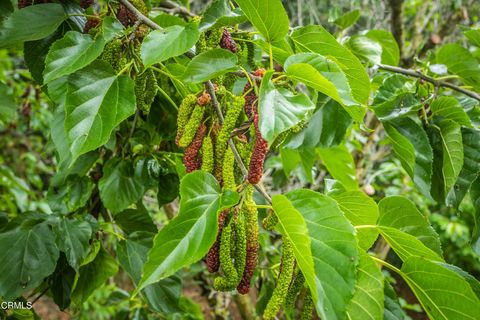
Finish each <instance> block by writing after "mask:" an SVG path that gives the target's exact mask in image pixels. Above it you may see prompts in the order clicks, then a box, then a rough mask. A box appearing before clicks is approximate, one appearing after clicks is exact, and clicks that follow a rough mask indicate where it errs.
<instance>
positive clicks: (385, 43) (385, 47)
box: [365, 30, 400, 66]
mask: <svg viewBox="0 0 480 320" xmlns="http://www.w3.org/2000/svg"><path fill="white" fill-rule="evenodd" d="M365 36H366V37H368V38H369V39H371V40H374V41H377V42H378V43H380V45H381V46H382V56H381V61H382V63H383V64H390V65H394V66H396V65H398V63H399V62H400V50H399V48H398V44H397V41H396V40H395V38H394V37H393V35H392V34H391V33H390V32H388V31H386V30H369V31H368V32H367V33H366V34H365Z"/></svg>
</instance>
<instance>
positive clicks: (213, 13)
mask: <svg viewBox="0 0 480 320" xmlns="http://www.w3.org/2000/svg"><path fill="white" fill-rule="evenodd" d="M246 20H247V18H246V17H245V16H244V15H243V12H242V11H241V10H240V9H239V8H236V9H235V10H232V9H231V8H230V2H229V1H228V0H215V1H213V2H212V4H211V5H210V6H209V7H208V8H207V10H205V12H204V13H203V17H202V22H201V23H200V28H199V29H200V31H206V30H209V29H212V28H219V27H222V26H224V25H233V24H239V23H242V22H245V21H246Z"/></svg>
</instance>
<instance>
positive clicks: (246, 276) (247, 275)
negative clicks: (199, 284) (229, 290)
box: [237, 185, 258, 294]
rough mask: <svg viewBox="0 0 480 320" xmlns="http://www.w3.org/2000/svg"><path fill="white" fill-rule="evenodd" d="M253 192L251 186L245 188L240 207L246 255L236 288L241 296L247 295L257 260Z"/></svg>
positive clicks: (256, 227)
mask: <svg viewBox="0 0 480 320" xmlns="http://www.w3.org/2000/svg"><path fill="white" fill-rule="evenodd" d="M253 191H254V190H253V186H251V185H249V186H247V190H246V197H245V202H244V206H243V207H242V210H243V211H244V215H245V231H246V237H247V255H246V262H245V270H244V271H243V276H242V279H241V280H240V283H239V284H238V286H237V291H238V292H239V293H241V294H247V293H248V291H249V290H250V282H251V280H252V277H253V274H254V272H255V268H256V266H257V259H258V212H257V208H256V206H255V202H254V201H253Z"/></svg>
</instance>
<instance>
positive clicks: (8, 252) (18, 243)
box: [0, 222, 59, 301]
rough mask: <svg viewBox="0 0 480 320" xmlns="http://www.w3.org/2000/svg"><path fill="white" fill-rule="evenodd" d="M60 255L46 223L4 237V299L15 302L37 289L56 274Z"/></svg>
mask: <svg viewBox="0 0 480 320" xmlns="http://www.w3.org/2000/svg"><path fill="white" fill-rule="evenodd" d="M58 255H59V251H58V248H57V246H56V244H55V235H54V234H53V233H52V231H51V230H50V226H49V225H48V224H47V223H45V222H43V223H39V224H36V225H33V226H32V225H28V226H25V227H18V228H15V229H11V230H9V231H7V232H4V233H0V261H2V263H1V265H0V296H1V297H2V298H3V299H5V300H7V301H13V299H15V298H17V297H19V296H20V295H22V294H23V293H24V292H26V291H29V290H31V289H33V288H36V287H37V286H38V285H40V284H41V283H42V281H43V279H44V278H45V277H47V276H48V275H50V274H51V273H52V272H53V271H54V270H55V265H56V263H57V259H58Z"/></svg>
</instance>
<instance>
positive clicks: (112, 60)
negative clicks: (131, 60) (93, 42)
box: [100, 38, 125, 72]
mask: <svg viewBox="0 0 480 320" xmlns="http://www.w3.org/2000/svg"><path fill="white" fill-rule="evenodd" d="M123 53H124V50H123V42H122V39H121V38H115V39H113V40H112V41H110V42H108V43H107V44H106V45H105V48H104V49H103V52H102V55H101V56H100V59H101V60H103V61H105V62H107V63H109V64H110V65H111V66H112V67H113V70H115V72H119V71H120V70H121V69H122V68H123V66H124V62H125V59H124V57H122V54H123Z"/></svg>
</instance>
